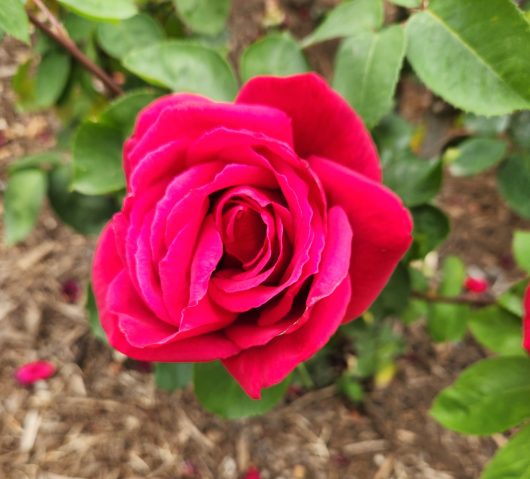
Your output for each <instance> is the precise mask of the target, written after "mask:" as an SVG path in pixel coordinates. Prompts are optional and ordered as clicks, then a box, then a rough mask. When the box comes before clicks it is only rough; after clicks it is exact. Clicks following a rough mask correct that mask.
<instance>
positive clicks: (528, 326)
mask: <svg viewBox="0 0 530 479" xmlns="http://www.w3.org/2000/svg"><path fill="white" fill-rule="evenodd" d="M523 336H524V340H523V347H524V348H525V349H526V350H527V351H528V352H529V353H530V285H529V286H528V289H527V290H526V295H525V298H524V326H523Z"/></svg>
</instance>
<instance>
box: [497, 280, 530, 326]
mask: <svg viewBox="0 0 530 479" xmlns="http://www.w3.org/2000/svg"><path fill="white" fill-rule="evenodd" d="M527 286H528V280H526V279H525V280H523V281H519V282H518V283H517V284H515V285H514V286H512V287H511V288H510V289H509V290H508V291H506V292H505V293H503V294H501V295H500V296H499V297H498V298H497V304H498V305H499V306H500V307H501V308H504V309H505V310H506V311H509V312H510V313H512V314H515V315H516V316H518V317H519V318H522V317H523V295H524V293H525V291H526V288H527Z"/></svg>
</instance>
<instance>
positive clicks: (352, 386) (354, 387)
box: [337, 374, 364, 403]
mask: <svg viewBox="0 0 530 479" xmlns="http://www.w3.org/2000/svg"><path fill="white" fill-rule="evenodd" d="M337 386H338V388H339V391H340V392H341V393H342V394H344V396H346V397H347V398H348V399H349V400H350V401H352V402H354V403H360V402H362V400H363V398H364V389H363V386H362V384H361V383H360V382H359V380H358V379H355V378H352V377H351V376H348V375H346V374H343V375H342V376H341V377H340V378H339V379H338V381H337Z"/></svg>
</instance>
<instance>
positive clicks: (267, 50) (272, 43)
mask: <svg viewBox="0 0 530 479" xmlns="http://www.w3.org/2000/svg"><path fill="white" fill-rule="evenodd" d="M240 70H241V78H242V80H243V81H247V80H249V79H250V78H252V77H255V76H258V75H275V76H288V75H294V74H295V73H302V72H306V71H308V70H309V66H308V65H307V61H306V59H305V57H304V55H303V53H302V52H301V50H300V47H299V46H298V44H297V43H296V42H295V41H294V40H293V38H292V37H291V35H289V34H288V33H271V34H269V35H267V36H265V37H263V38H260V39H259V40H258V41H257V42H256V43H253V44H252V45H250V46H249V47H248V48H247V49H246V50H245V51H244V52H243V55H242V56H241V66H240Z"/></svg>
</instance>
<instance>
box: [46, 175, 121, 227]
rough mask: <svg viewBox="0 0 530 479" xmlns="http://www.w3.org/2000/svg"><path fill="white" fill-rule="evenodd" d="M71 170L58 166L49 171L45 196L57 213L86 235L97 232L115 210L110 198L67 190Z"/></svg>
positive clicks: (113, 201)
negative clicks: (46, 194)
mask: <svg viewBox="0 0 530 479" xmlns="http://www.w3.org/2000/svg"><path fill="white" fill-rule="evenodd" d="M71 176H72V174H71V169H70V166H69V165H64V166H60V167H58V168H55V169H54V170H52V171H51V172H50V174H49V190H48V197H49V199H50V204H51V205H52V207H53V209H54V211H55V212H56V213H57V216H59V218H60V219H61V221H63V222H64V223H66V224H67V225H70V226H71V227H72V228H74V229H75V230H77V231H79V232H80V233H82V234H85V235H96V234H99V232H100V231H101V228H103V226H104V225H105V223H106V222H107V221H108V220H109V219H110V218H111V217H112V215H113V214H114V213H115V212H116V211H117V209H118V207H117V204H116V201H115V200H114V199H113V198H109V197H105V196H87V195H82V194H80V193H77V192H75V191H71V190H70V182H71Z"/></svg>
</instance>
